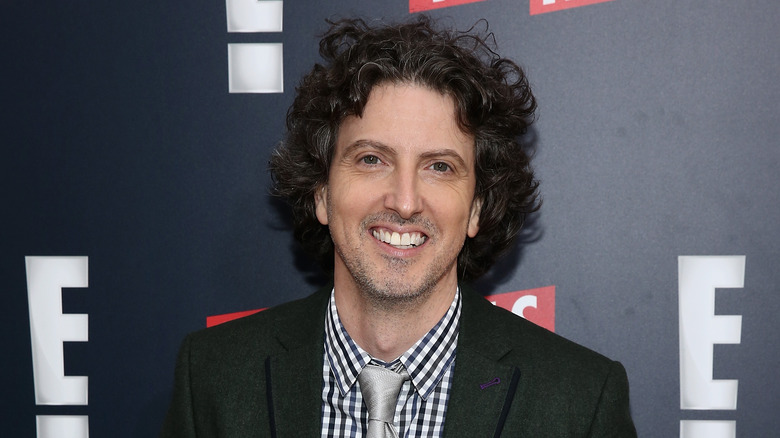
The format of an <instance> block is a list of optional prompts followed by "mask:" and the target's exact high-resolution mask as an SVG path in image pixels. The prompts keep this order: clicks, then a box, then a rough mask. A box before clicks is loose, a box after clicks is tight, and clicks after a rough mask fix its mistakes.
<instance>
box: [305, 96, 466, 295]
mask: <svg viewBox="0 0 780 438" xmlns="http://www.w3.org/2000/svg"><path fill="white" fill-rule="evenodd" d="M475 181H476V180H475V175H474V139H473V137H471V136H470V135H467V134H465V133H463V132H462V131H461V130H460V129H459V127H458V125H457V122H456V118H455V105H454V102H453V100H452V98H451V97H449V96H446V95H442V94H440V93H438V92H435V91H432V90H430V89H428V88H424V87H421V86H416V85H409V84H398V85H391V84H388V85H380V86H376V87H375V88H374V89H373V90H372V92H371V95H370V96H369V99H368V102H367V104H366V107H365V110H364V112H363V116H362V117H355V116H350V117H347V118H346V119H345V120H344V121H343V123H342V124H341V126H340V128H339V133H338V138H337V139H336V145H335V150H334V155H333V161H332V164H331V168H330V175H329V179H328V184H327V186H325V187H323V188H322V190H320V191H318V194H317V196H316V205H317V218H318V219H319V221H320V222H321V223H322V224H324V225H328V226H329V228H330V234H331V237H332V239H333V244H334V247H335V271H334V280H335V286H336V289H337V290H340V289H351V290H352V291H354V292H357V293H360V294H361V295H362V296H364V297H367V298H369V299H371V300H373V302H375V303H386V304H391V303H395V302H410V301H417V300H418V299H420V298H424V297H426V296H430V294H431V293H434V292H435V291H439V290H441V291H446V292H442V293H447V294H451V293H452V292H454V290H455V288H456V285H457V272H456V269H457V258H458V253H459V252H460V250H461V248H462V247H463V242H464V241H465V238H466V236H467V235H468V236H469V237H474V236H475V235H476V234H477V231H478V229H479V224H478V222H479V202H475V201H474V187H475ZM345 293H346V292H345Z"/></svg>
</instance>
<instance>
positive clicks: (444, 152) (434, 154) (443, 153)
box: [343, 140, 466, 169]
mask: <svg viewBox="0 0 780 438" xmlns="http://www.w3.org/2000/svg"><path fill="white" fill-rule="evenodd" d="M364 148H373V149H376V150H378V151H379V152H382V153H383V154H387V155H397V152H396V150H395V149H394V148H392V147H390V146H388V145H386V144H384V143H381V142H377V141H373V140H357V141H355V142H354V143H352V144H350V145H349V146H347V148H346V149H345V150H344V154H343V157H348V156H350V155H352V154H354V153H355V152H356V151H358V150H360V149H364ZM442 157H447V158H450V159H452V160H454V161H455V162H456V164H457V165H458V166H459V167H461V168H464V169H465V168H466V161H465V160H464V159H463V157H461V156H460V154H459V153H457V152H456V151H455V150H453V149H448V148H444V149H434V150H432V151H426V152H423V153H422V154H420V158H422V159H436V158H442Z"/></svg>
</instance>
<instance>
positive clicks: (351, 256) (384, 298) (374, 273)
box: [334, 213, 458, 312]
mask: <svg viewBox="0 0 780 438" xmlns="http://www.w3.org/2000/svg"><path fill="white" fill-rule="evenodd" d="M380 218H381V219H383V220H388V219H390V218H389V217H388V216H387V215H386V214H381V213H380V214H377V215H372V216H370V217H368V218H366V219H365V220H363V221H362V222H361V227H360V228H361V230H362V233H364V235H366V234H368V229H369V224H370V223H374V222H376V221H377V220H378V219H380ZM390 221H391V222H395V223H398V224H401V225H403V224H408V223H414V224H417V225H421V226H423V227H424V228H425V230H426V234H427V236H428V239H429V240H432V241H431V242H428V244H435V243H434V242H433V241H435V239H431V238H432V237H434V236H436V235H437V233H436V228H435V226H433V224H431V223H430V221H427V220H426V219H422V218H418V217H413V218H412V219H409V220H404V219H401V218H400V217H397V216H393V218H392V219H390ZM334 249H335V251H336V253H337V254H338V257H340V258H341V260H342V261H343V262H344V265H345V266H346V268H347V270H348V271H349V273H350V275H351V276H352V279H353V281H354V283H355V285H356V286H357V288H358V292H359V293H360V294H361V296H362V297H363V298H364V299H365V300H366V301H367V303H368V304H369V305H370V306H372V307H373V308H375V309H376V310H379V311H384V312H401V311H408V310H411V309H414V308H417V307H418V306H419V305H420V304H422V303H425V302H426V301H427V300H428V298H430V296H431V295H432V294H433V292H434V290H435V289H436V286H437V285H438V284H439V283H440V281H441V280H442V279H443V278H444V276H445V275H447V273H449V272H450V271H451V270H452V268H453V266H454V265H455V263H457V260H458V254H455V257H454V258H453V259H452V260H445V259H443V257H435V258H434V259H433V261H432V262H431V264H430V265H429V266H428V267H427V270H426V271H425V272H424V273H423V275H422V277H421V278H419V279H416V278H415V279H412V278H409V276H408V269H409V268H410V267H411V266H412V265H413V264H414V263H419V262H415V261H411V260H404V259H398V258H394V257H390V256H382V260H381V263H382V265H381V266H372V265H373V263H371V262H370V260H369V259H368V258H366V257H362V256H361V255H360V252H361V251H362V248H359V247H356V246H354V245H353V246H352V247H351V248H342V247H341V246H339V245H336V244H335V242H334Z"/></svg>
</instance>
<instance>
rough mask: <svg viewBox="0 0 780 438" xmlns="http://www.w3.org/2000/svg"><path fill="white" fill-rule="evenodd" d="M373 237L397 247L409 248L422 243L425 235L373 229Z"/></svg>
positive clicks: (425, 237)
mask: <svg viewBox="0 0 780 438" xmlns="http://www.w3.org/2000/svg"><path fill="white" fill-rule="evenodd" d="M371 233H372V234H373V235H374V238H375V239H377V240H379V241H382V242H384V243H386V244H388V245H391V246H393V247H395V248H398V249H410V248H415V247H417V246H420V245H422V244H423V243H425V240H427V238H428V237H427V236H426V235H424V234H422V233H419V232H412V233H399V232H397V231H390V230H381V229H374V230H373V231H372V232H371Z"/></svg>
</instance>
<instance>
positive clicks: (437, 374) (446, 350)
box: [325, 289, 461, 400]
mask: <svg viewBox="0 0 780 438" xmlns="http://www.w3.org/2000/svg"><path fill="white" fill-rule="evenodd" d="M460 308H461V298H460V289H458V290H456V292H455V297H454V298H453V300H452V303H451V304H450V307H449V309H447V312H446V313H445V314H444V316H442V318H441V319H440V320H439V322H438V323H436V325H435V326H433V328H431V330H430V331H428V333H426V334H425V335H424V336H423V337H422V338H420V339H419V340H418V341H417V342H416V343H415V344H414V345H413V346H412V347H411V348H409V349H408V350H407V351H406V352H404V353H403V354H402V355H401V356H400V357H399V358H398V359H397V360H396V361H400V362H401V363H402V364H403V365H404V367H405V368H406V371H407V372H408V373H409V376H410V378H411V381H412V384H413V385H414V387H415V389H416V391H417V392H418V393H419V394H420V397H422V399H423V400H425V399H427V397H428V395H429V394H430V393H431V391H433V389H434V388H435V387H436V385H437V384H438V383H439V381H440V380H441V378H442V377H443V376H444V372H445V371H446V370H447V369H448V368H449V366H450V365H451V364H452V361H453V360H454V359H455V349H456V346H457V343H458V331H459V327H460ZM325 356H326V358H327V360H328V364H329V365H330V369H331V373H332V374H333V378H334V380H335V381H336V386H337V387H338V388H339V391H340V392H341V395H342V396H343V395H346V393H347V392H349V390H350V389H351V388H352V386H353V385H354V384H355V381H357V376H358V374H360V372H361V371H362V370H363V367H365V366H366V365H368V363H369V362H372V361H373V362H375V363H377V364H380V365H384V366H392V365H393V364H394V363H395V362H396V361H393V363H391V364H387V363H385V362H383V361H381V360H378V359H373V358H372V357H371V355H370V354H368V353H367V352H366V351H365V350H363V349H362V348H360V346H359V345H357V344H356V343H355V341H354V340H352V337H350V336H349V333H347V330H346V329H345V328H344V326H343V325H342V324H341V320H340V319H339V315H338V310H337V309H336V300H335V298H334V294H333V292H332V291H331V295H330V302H329V305H328V310H327V315H326V317H325Z"/></svg>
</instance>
